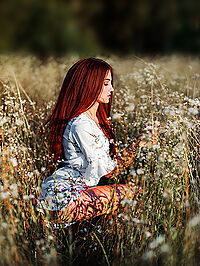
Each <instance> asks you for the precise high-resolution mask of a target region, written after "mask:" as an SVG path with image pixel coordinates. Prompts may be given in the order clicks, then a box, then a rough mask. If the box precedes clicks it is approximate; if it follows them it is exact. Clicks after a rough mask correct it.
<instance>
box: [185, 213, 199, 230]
mask: <svg viewBox="0 0 200 266" xmlns="http://www.w3.org/2000/svg"><path fill="white" fill-rule="evenodd" d="M199 223H200V214H197V215H196V216H194V217H193V218H192V219H191V220H190V221H189V222H188V227H189V228H191V227H195V226H196V225H198V224H199Z"/></svg>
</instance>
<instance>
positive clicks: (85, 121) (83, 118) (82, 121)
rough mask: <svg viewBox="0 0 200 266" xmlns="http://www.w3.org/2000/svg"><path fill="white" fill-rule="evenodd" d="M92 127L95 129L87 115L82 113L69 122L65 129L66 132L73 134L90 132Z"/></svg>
mask: <svg viewBox="0 0 200 266" xmlns="http://www.w3.org/2000/svg"><path fill="white" fill-rule="evenodd" d="M92 127H93V123H92V121H91V119H89V118H88V117H87V115H85V114H84V113H82V114H80V115H79V116H77V117H75V118H73V119H72V120H70V121H69V123H68V124H67V127H66V129H65V132H67V131H71V132H72V133H73V132H81V131H90V130H91V128H92Z"/></svg>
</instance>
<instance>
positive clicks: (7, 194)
mask: <svg viewBox="0 0 200 266" xmlns="http://www.w3.org/2000/svg"><path fill="white" fill-rule="evenodd" d="M9 195H10V193H9V192H8V191H7V192H1V193H0V198H1V199H7V198H8V197H9Z"/></svg>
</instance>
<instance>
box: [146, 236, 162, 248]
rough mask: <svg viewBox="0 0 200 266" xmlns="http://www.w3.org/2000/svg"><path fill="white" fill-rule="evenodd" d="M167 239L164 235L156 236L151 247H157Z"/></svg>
mask: <svg viewBox="0 0 200 266" xmlns="http://www.w3.org/2000/svg"><path fill="white" fill-rule="evenodd" d="M164 241H165V238H164V236H163V235H160V236H158V237H157V238H155V239H154V240H153V241H152V242H151V243H150V244H149V247H150V248H151V249H154V248H157V247H158V246H159V245H160V244H162V243H163V242H164Z"/></svg>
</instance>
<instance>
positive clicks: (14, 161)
mask: <svg viewBox="0 0 200 266" xmlns="http://www.w3.org/2000/svg"><path fill="white" fill-rule="evenodd" d="M10 162H11V163H12V166H13V167H15V166H17V160H16V159H15V158H12V159H10Z"/></svg>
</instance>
